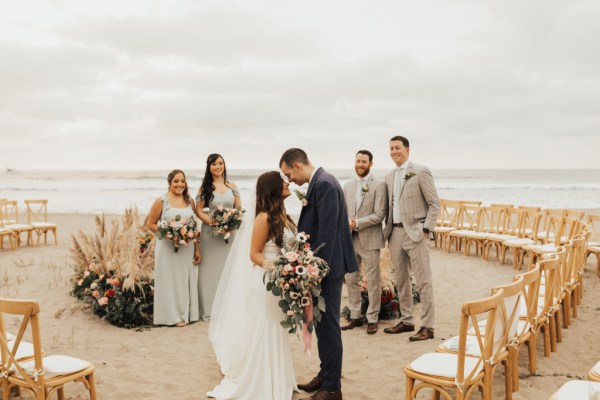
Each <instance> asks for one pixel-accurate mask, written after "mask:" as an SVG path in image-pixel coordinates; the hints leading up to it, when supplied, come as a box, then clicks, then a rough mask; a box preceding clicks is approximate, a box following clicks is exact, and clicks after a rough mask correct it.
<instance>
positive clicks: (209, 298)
mask: <svg viewBox="0 0 600 400" xmlns="http://www.w3.org/2000/svg"><path fill="white" fill-rule="evenodd" d="M219 205H223V207H225V208H232V207H235V208H237V209H239V208H241V206H242V202H241V200H240V195H239V193H238V191H237V186H236V185H235V184H234V183H233V182H229V181H228V180H227V170H226V168H225V161H224V160H223V157H222V156H221V155H219V154H211V155H209V156H208V159H207V160H206V171H205V173H204V179H203V180H202V185H201V186H200V189H198V195H197V196H196V214H197V215H198V217H200V219H201V220H202V232H201V233H200V242H201V243H202V261H201V263H200V267H199V268H198V297H199V305H200V317H201V318H202V319H204V320H209V319H210V312H211V309H212V304H213V300H214V298H215V293H216V291H217V286H218V285H219V279H220V278H221V272H222V271H223V266H224V265H225V260H227V255H228V254H229V249H230V248H231V243H232V241H233V240H234V239H235V234H234V235H232V236H231V238H230V239H229V244H227V243H225V240H223V237H222V236H213V233H212V228H211V225H212V223H213V222H212V219H211V217H210V213H211V212H212V211H214V210H215V209H216V208H217V207H218V206H219ZM206 207H208V208H210V211H209V212H208V213H205V212H204V211H203V210H204V208H206Z"/></svg>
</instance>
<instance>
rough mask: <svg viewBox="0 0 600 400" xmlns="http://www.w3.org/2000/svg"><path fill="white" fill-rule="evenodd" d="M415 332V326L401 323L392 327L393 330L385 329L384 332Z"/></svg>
mask: <svg viewBox="0 0 600 400" xmlns="http://www.w3.org/2000/svg"><path fill="white" fill-rule="evenodd" d="M414 330H415V326H414V325H408V324H405V323H404V322H400V323H399V324H398V325H396V326H394V327H391V328H385V329H384V330H383V331H384V332H385V333H402V332H413V331H414Z"/></svg>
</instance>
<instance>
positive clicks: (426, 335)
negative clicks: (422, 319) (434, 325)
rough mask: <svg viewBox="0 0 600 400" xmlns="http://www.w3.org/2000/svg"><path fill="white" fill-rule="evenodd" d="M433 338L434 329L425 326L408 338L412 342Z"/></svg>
mask: <svg viewBox="0 0 600 400" xmlns="http://www.w3.org/2000/svg"><path fill="white" fill-rule="evenodd" d="M427 339H433V329H429V328H425V327H424V326H422V327H421V329H419V332H417V333H416V334H415V335H412V336H411V337H409V338H408V340H410V341H411V342H417V341H419V340H427Z"/></svg>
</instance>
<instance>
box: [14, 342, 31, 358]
mask: <svg viewBox="0 0 600 400" xmlns="http://www.w3.org/2000/svg"><path fill="white" fill-rule="evenodd" d="M14 347H15V342H14V340H11V341H9V342H8V349H9V350H10V351H11V352H12V350H13V348H14ZM28 357H33V344H32V343H29V342H23V341H21V343H19V348H18V349H17V354H15V358H16V359H17V360H21V359H23V358H28Z"/></svg>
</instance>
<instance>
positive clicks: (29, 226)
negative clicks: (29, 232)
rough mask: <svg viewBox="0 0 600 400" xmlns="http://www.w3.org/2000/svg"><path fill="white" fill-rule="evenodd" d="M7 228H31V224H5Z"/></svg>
mask: <svg viewBox="0 0 600 400" xmlns="http://www.w3.org/2000/svg"><path fill="white" fill-rule="evenodd" d="M4 227H5V228H8V229H13V230H19V229H31V228H32V227H31V225H25V224H10V225H4Z"/></svg>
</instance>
